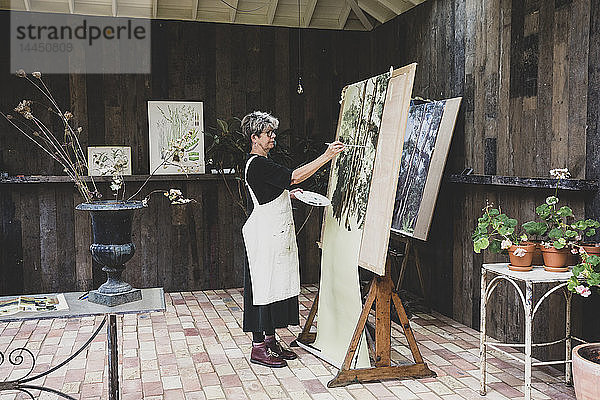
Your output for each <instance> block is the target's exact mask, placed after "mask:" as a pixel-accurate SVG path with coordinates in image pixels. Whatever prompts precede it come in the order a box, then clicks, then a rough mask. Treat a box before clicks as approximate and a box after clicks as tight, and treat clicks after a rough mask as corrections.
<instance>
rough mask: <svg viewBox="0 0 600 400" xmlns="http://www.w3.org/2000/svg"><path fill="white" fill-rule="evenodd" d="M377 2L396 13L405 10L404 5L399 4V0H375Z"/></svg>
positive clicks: (398, 13)
mask: <svg viewBox="0 0 600 400" xmlns="http://www.w3.org/2000/svg"><path fill="white" fill-rule="evenodd" d="M376 1H377V2H378V3H379V4H381V5H382V6H384V7H385V8H387V9H388V10H390V11H392V12H393V13H395V14H396V15H400V14H402V13H403V12H404V11H406V8H407V7H406V6H403V5H400V2H398V1H394V0H376Z"/></svg>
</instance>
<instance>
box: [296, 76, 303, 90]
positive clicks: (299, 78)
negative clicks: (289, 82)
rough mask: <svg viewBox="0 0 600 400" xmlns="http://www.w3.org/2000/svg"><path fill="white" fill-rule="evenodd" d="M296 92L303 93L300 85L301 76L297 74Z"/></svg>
mask: <svg viewBox="0 0 600 400" xmlns="http://www.w3.org/2000/svg"><path fill="white" fill-rule="evenodd" d="M296 92H298V94H302V93H304V88H303V87H302V77H301V76H298V88H297V89H296Z"/></svg>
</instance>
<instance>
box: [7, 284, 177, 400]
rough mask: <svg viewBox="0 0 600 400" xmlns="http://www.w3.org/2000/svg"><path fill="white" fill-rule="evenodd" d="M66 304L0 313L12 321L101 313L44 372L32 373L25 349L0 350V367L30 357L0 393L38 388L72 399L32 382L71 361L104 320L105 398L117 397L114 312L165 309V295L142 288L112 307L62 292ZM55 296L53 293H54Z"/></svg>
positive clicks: (117, 374)
mask: <svg viewBox="0 0 600 400" xmlns="http://www.w3.org/2000/svg"><path fill="white" fill-rule="evenodd" d="M63 294H64V296H65V299H66V301H67V304H68V306H69V309H68V310H60V311H39V312H19V313H17V314H13V315H7V316H0V322H12V321H24V320H31V319H52V318H80V317H89V316H95V315H104V319H103V320H102V322H101V323H100V325H99V326H98V327H97V328H96V330H95V331H94V333H92V336H90V338H89V339H88V341H87V342H85V343H84V344H83V346H81V347H80V348H79V349H78V350H76V351H75V352H74V353H73V354H71V355H70V356H69V357H67V358H66V359H65V360H64V361H63V362H61V363H60V364H58V365H56V366H54V367H52V368H51V369H49V370H48V371H45V372H42V373H39V374H35V375H32V373H33V369H34V368H35V361H36V360H35V356H34V354H33V352H31V350H28V349H26V348H23V347H21V348H15V349H12V350H11V351H10V352H8V351H7V355H6V357H5V355H4V354H3V353H2V352H0V367H1V366H2V364H3V363H4V361H5V360H8V362H10V363H11V364H12V365H21V364H23V363H24V362H26V357H30V358H31V363H32V364H31V367H30V368H29V370H28V372H27V374H25V376H22V377H20V378H18V379H14V380H10V381H5V382H0V393H1V392H2V391H19V392H23V393H26V394H27V395H29V397H30V398H31V399H34V398H35V397H34V396H33V395H32V394H31V392H30V390H40V391H44V392H49V393H53V394H55V395H57V396H60V397H62V398H65V399H72V400H75V399H74V398H73V397H72V396H69V395H68V394H65V393H62V392H60V391H59V390H57V389H53V388H48V387H45V386H39V385H36V384H34V383H32V381H34V380H37V379H39V378H42V377H44V376H46V375H48V374H49V373H51V372H54V371H56V370H57V369H59V368H62V367H63V366H65V365H66V364H68V363H69V362H70V361H71V360H73V359H74V358H75V357H76V356H77V355H78V354H80V353H81V352H82V351H83V350H85V348H86V347H87V346H88V345H89V344H90V343H91V342H92V341H93V340H94V338H95V337H96V336H98V334H99V333H100V331H101V330H102V327H103V326H104V325H105V324H106V321H107V320H108V327H107V339H108V398H109V400H118V399H119V398H120V396H119V358H118V357H119V356H118V352H117V315H122V314H141V313H148V312H154V311H165V294H164V291H163V289H162V288H152V289H142V299H141V300H138V301H134V302H131V303H126V304H121V305H119V306H115V307H108V306H104V305H100V304H94V303H91V302H89V301H87V300H80V298H82V297H84V296H85V294H86V293H85V292H71V293H63ZM54 295H56V293H55V294H54ZM26 296H29V297H35V296H44V295H43V294H39V295H26ZM14 297H15V296H7V297H0V301H1V300H7V299H11V298H14Z"/></svg>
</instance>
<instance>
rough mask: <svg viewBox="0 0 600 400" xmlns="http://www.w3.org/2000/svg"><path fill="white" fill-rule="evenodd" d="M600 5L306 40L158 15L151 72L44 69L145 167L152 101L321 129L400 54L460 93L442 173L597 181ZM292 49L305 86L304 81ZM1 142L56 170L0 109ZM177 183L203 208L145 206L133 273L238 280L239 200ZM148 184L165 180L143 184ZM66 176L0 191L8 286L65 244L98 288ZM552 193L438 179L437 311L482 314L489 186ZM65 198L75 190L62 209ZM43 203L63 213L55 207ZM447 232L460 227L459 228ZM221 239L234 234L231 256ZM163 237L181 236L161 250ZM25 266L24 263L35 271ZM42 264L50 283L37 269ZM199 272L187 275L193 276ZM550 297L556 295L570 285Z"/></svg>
mask: <svg viewBox="0 0 600 400" xmlns="http://www.w3.org/2000/svg"><path fill="white" fill-rule="evenodd" d="M598 15H600V1H598V0H555V1H542V0H489V1H467V0H429V1H427V2H424V3H422V4H420V5H419V6H418V7H415V8H413V9H412V10H410V11H409V12H407V13H405V14H402V15H400V16H398V17H397V18H395V19H394V20H392V21H390V22H388V23H386V24H384V25H382V26H379V27H378V28H376V29H375V30H374V31H373V32H370V33H364V32H334V31H319V30H303V31H302V38H301V42H300V43H299V42H298V36H297V31H296V30H295V29H287V28H273V27H252V26H241V25H220V24H206V23H192V22H170V21H154V22H153V25H152V29H153V30H152V33H153V41H152V46H153V58H152V68H153V69H152V74H150V75H141V76H139V75H138V76H133V75H116V76H112V75H111V76H109V75H107V76H102V75H89V76H66V75H65V76H61V75H57V76H53V77H50V78H49V83H50V84H51V85H52V86H53V87H54V88H55V90H54V92H55V94H56V95H57V97H58V98H59V100H60V101H61V102H62V103H66V104H70V105H71V108H72V109H73V110H75V111H77V114H78V117H79V123H80V124H81V125H82V126H84V130H86V131H88V132H89V137H88V142H89V144H96V145H97V144H104V143H107V144H108V143H109V142H111V143H110V144H125V145H130V146H132V148H133V154H134V164H133V166H134V172H135V173H147V172H148V157H147V153H148V152H147V147H148V144H147V128H146V126H147V117H146V101H147V100H148V99H182V98H185V99H189V100H202V101H204V102H205V117H206V119H205V121H206V123H207V124H210V123H212V122H214V120H215V118H216V117H221V118H227V117H230V116H232V115H235V116H241V115H243V114H245V113H246V112H248V111H250V110H252V109H254V108H263V109H267V110H270V111H273V112H274V113H275V114H276V115H278V116H279V117H280V120H281V128H282V129H286V128H290V127H291V128H293V129H294V130H295V131H296V134H298V135H303V137H311V138H315V139H317V140H318V141H321V140H322V141H323V142H325V141H327V140H328V139H330V138H331V137H332V136H333V132H334V131H335V127H336V122H337V119H336V116H337V114H338V110H339V109H338V107H339V105H338V100H339V93H340V89H341V87H343V86H344V85H345V84H348V83H351V82H355V81H357V80H359V79H362V78H365V77H367V76H371V75H374V74H376V73H380V72H383V71H386V70H388V69H389V67H390V65H394V66H396V67H398V66H402V65H406V64H408V63H411V62H417V63H419V66H418V68H417V75H416V81H415V88H414V95H415V96H421V97H424V98H431V99H442V98H450V97H455V96H463V97H464V99H463V105H462V107H461V111H460V113H459V118H458V123H457V126H456V129H455V133H454V139H453V143H452V147H451V150H450V156H449V159H448V164H447V168H446V172H447V173H456V172H460V171H462V170H463V169H464V168H465V167H471V168H473V169H474V172H475V173H488V174H498V175H518V176H542V177H545V176H547V175H548V170H549V169H550V168H555V167H568V168H569V169H570V170H571V172H572V174H573V177H575V178H590V179H594V178H598V177H599V176H600V169H599V168H600V167H599V165H600V164H599V163H598V150H597V148H598V147H597V145H596V144H597V140H598V137H599V136H600V128H599V126H600V124H598V118H599V117H598V115H600V113H599V112H598V111H600V109H599V108H598V105H599V104H600V102H599V101H598V99H599V98H600V94H599V93H600V83H599V82H600V78H599V76H600V74H599V72H598V71H599V70H598V65H600V53H599V51H598V49H597V46H595V45H594V44H595V43H597V42H598V39H599V38H600V34H599V32H600V29H599V23H598ZM0 22H1V23H0V32H1V33H0V34H1V35H2V37H8V23H7V22H8V15H7V13H0ZM298 46H300V57H301V63H300V69H301V72H302V76H303V84H304V89H305V94H304V95H303V96H297V95H296V94H295V90H296V84H297V80H296V73H297V70H298V61H299V60H298ZM359 53H360V54H364V55H366V56H364V57H363V56H357V54H359ZM8 56H9V55H8V52H3V53H0V71H6V69H7V68H6V66H7V65H8ZM3 66H4V67H3ZM0 87H2V94H3V96H0V108H1V109H3V110H6V109H10V108H12V107H13V106H14V105H15V104H16V103H17V102H18V100H20V99H21V98H25V97H30V95H31V91H30V90H28V89H23V86H22V84H21V82H18V81H17V78H15V77H12V76H9V75H8V74H6V73H4V72H3V73H1V74H0ZM586 126H587V133H586ZM0 145H1V151H0V167H1V168H0V169H2V170H7V171H8V172H10V173H11V174H17V173H24V174H30V173H45V174H48V173H55V174H58V173H60V171H59V168H57V167H56V166H55V165H53V164H52V163H50V162H49V161H48V159H47V158H46V157H43V156H42V155H41V153H40V152H37V151H36V150H35V149H34V148H33V147H32V146H31V145H30V144H29V143H27V142H25V141H24V140H22V139H21V138H19V137H18V136H15V134H14V132H12V131H10V130H9V129H8V128H7V127H6V124H5V123H2V122H0ZM586 157H587V159H586ZM182 186H185V189H186V190H187V191H189V192H190V193H193V195H194V196H195V197H196V198H197V199H199V201H200V203H201V204H202V207H198V208H193V209H186V210H185V211H181V210H178V211H176V210H173V209H171V208H168V207H166V205H164V204H162V203H155V204H153V205H151V208H150V209H149V210H146V212H144V213H141V215H140V216H138V217H137V219H136V222H135V224H139V225H136V226H139V230H136V235H138V237H139V239H140V241H144V242H148V243H151V244H153V245H152V246H151V245H149V246H148V248H147V249H146V250H143V251H140V252H139V255H136V257H139V258H138V260H137V261H135V260H132V263H134V264H135V265H139V267H136V268H138V270H139V271H142V272H141V274H139V275H136V276H131V279H132V280H136V279H139V280H140V281H139V285H154V284H163V285H165V286H166V288H167V289H168V290H184V289H187V288H189V289H192V288H208V287H218V286H219V285H229V284H231V285H234V286H239V285H241V281H239V276H240V275H236V274H237V273H239V271H240V269H239V268H241V267H240V266H241V262H242V261H241V259H242V256H241V255H240V253H239V251H238V250H237V249H238V248H239V247H240V246H241V242H240V238H239V236H236V235H233V236H232V232H234V231H235V229H234V228H226V227H225V226H226V225H227V224H230V223H231V221H232V220H233V221H234V222H233V224H234V225H235V223H236V222H235V221H236V218H238V216H235V215H233V216H232V215H231V214H227V212H228V210H229V212H231V210H232V207H233V206H232V205H228V203H227V196H226V195H225V193H224V188H223V187H221V186H219V184H218V183H216V182H213V181H210V182H209V181H205V182H195V183H187V184H186V183H182ZM154 187H160V185H158V184H153V185H151V187H149V189H151V188H154ZM61 188H62V186H60V185H59V186H56V185H47V186H35V187H34V186H19V187H18V188H15V187H12V186H11V187H10V189H7V188H6V186H4V187H3V188H2V189H1V190H0V204H1V205H2V212H1V215H2V220H1V221H0V226H1V227H2V235H3V236H2V243H3V245H2V246H0V248H1V253H0V260H1V261H2V266H3V268H2V269H1V271H2V272H0V273H1V274H3V277H6V278H5V279H2V280H0V282H1V283H0V285H3V286H2V287H1V288H0V289H1V290H4V292H6V291H7V290H12V289H14V288H15V287H19V286H14V282H25V281H27V282H28V285H31V288H32V289H36V290H37V289H38V288H39V289H40V290H41V289H42V288H50V287H52V285H53V284H59V283H60V282H53V281H52V278H51V277H52V273H48V271H44V270H43V267H42V266H41V260H46V261H54V259H55V258H57V257H58V258H59V256H58V254H62V255H67V256H69V257H73V254H75V258H76V265H77V267H76V268H75V271H71V270H69V271H65V272H64V273H65V282H67V283H68V284H69V285H70V284H74V285H76V286H77V287H82V288H83V287H89V285H90V281H91V280H92V279H93V276H92V274H90V273H89V271H88V270H86V269H81V268H80V267H79V265H81V263H85V262H86V257H87V256H85V255H84V254H85V252H82V251H81V249H82V248H84V247H85V246H87V244H85V243H84V240H83V239H81V240H79V239H78V238H80V237H84V236H85V235H89V233H87V232H86V231H85V230H86V229H89V228H87V223H86V219H85V218H84V217H81V216H77V214H75V217H71V219H72V222H68V221H64V220H65V219H69V217H68V216H69V214H70V213H72V208H71V207H72V204H74V203H76V202H77V201H78V200H77V199H76V198H75V197H70V196H71V195H69V191H68V190H67V189H61ZM548 194H549V192H548V191H543V190H532V189H522V190H519V189H510V190H504V189H502V188H497V189H490V188H486V187H472V186H471V187H469V186H460V185H452V184H449V183H447V182H443V183H442V188H441V190H440V197H439V201H438V203H437V207H436V212H435V214H434V219H433V223H432V228H431V233H430V236H429V240H428V241H427V242H426V243H421V244H420V248H421V252H422V254H423V257H424V261H425V265H426V266H427V268H426V271H425V277H426V281H427V282H428V285H429V292H430V293H435V296H434V297H433V298H432V299H431V300H432V305H433V307H434V308H435V309H436V310H439V311H441V312H443V313H444V314H446V315H450V316H452V317H453V318H454V319H456V320H458V321H461V322H463V323H465V324H467V325H471V326H473V327H478V325H479V280H480V265H481V263H482V262H483V261H492V260H495V258H494V257H492V256H489V255H486V256H485V258H483V257H481V256H477V255H475V254H474V253H473V251H472V245H471V239H470V235H471V232H472V230H473V228H474V225H475V221H476V218H477V216H478V214H479V213H480V210H481V209H482V208H483V207H484V206H485V203H486V200H487V201H490V202H495V203H500V204H501V205H502V207H503V209H504V210H506V211H507V212H509V213H510V214H512V215H513V216H515V217H516V218H519V219H520V220H522V221H525V220H528V219H531V218H532V217H533V215H534V207H535V205H536V204H539V203H541V202H542V201H543V199H544V198H545V196H547V195H548ZM561 198H562V199H563V200H564V201H569V203H570V204H571V205H572V206H573V208H574V209H575V211H576V213H578V214H579V215H581V214H582V213H583V212H584V209H585V210H586V214H587V215H589V216H596V217H598V214H599V211H598V204H600V201H599V200H598V196H597V195H596V196H595V197H594V198H593V199H588V198H586V197H585V196H583V195H581V194H577V193H573V194H570V195H566V194H562V193H561ZM67 200H68V201H67ZM40 201H43V203H42V205H43V206H42V207H40ZM46 204H47V205H46ZM63 204H68V207H69V208H68V210H64V209H63ZM215 207H216V208H215ZM46 208H48V209H50V210H56V211H55V214H54V216H53V215H52V212H50V213H48V211H47V210H46ZM221 208H223V210H221ZM233 208H234V207H233ZM42 209H44V210H42ZM306 212H307V210H306V209H301V208H300V207H298V210H296V216H297V218H298V219H297V222H298V225H299V222H301V221H303V220H304V216H305V215H306ZM317 214H319V213H313V215H312V216H311V217H310V222H309V224H307V226H306V227H305V229H304V232H303V233H302V235H300V236H299V238H298V242H299V249H300V257H301V265H302V279H303V281H305V282H315V281H317V279H318V268H319V267H318V265H319V253H318V250H317V248H316V247H315V246H314V241H315V240H316V238H317V237H318V234H319V231H320V229H319V224H320V221H321V219H320V217H319V215H317ZM42 220H43V221H44V223H43V224H41V225H40V221H42ZM54 226H56V229H73V231H74V232H76V233H75V237H76V239H77V240H76V244H75V249H62V248H61V249H60V250H58V247H60V246H62V245H63V242H64V241H62V240H56V239H52V238H44V239H41V238H40V235H45V234H47V228H48V227H54ZM71 226H72V228H70V227H71ZM163 228H164V230H162V229H163ZM159 229H161V230H160V231H159ZM79 232H82V233H81V234H80V233H79ZM157 232H159V234H157ZM448 232H452V233H453V234H452V236H451V237H450V235H448ZM60 237H61V238H62V237H63V236H60ZM19 238H20V242H19ZM215 238H218V240H216V239H215ZM13 239H14V240H13ZM15 241H16V242H15ZM41 241H43V242H44V243H45V244H47V245H48V246H50V248H54V247H55V246H56V247H57V253H56V255H53V254H52V253H48V252H47V251H46V250H44V251H42V250H41V248H40V246H39V245H40V243H41ZM227 241H232V242H233V243H234V251H233V254H232V252H231V251H228V250H231V247H230V244H229V242H227ZM163 242H165V243H169V246H170V247H171V248H173V247H177V248H178V249H187V250H185V251H180V252H177V254H173V252H172V251H161V250H159V246H160V244H162V243H163ZM13 243H16V244H13ZM86 243H87V242H86ZM144 251H146V252H149V253H148V254H145V253H144ZM61 252H62V253H61ZM152 252H154V253H152ZM207 254H208V255H207ZM62 255H61V256H60V257H62ZM142 260H155V261H152V262H148V263H145V262H142ZM25 263H29V264H28V266H27V268H25V267H23V264H25ZM132 265H133V264H132ZM32 268H33V270H32ZM35 268H38V269H41V270H40V272H38V270H37V269H35ZM64 268H66V269H69V268H71V269H72V268H73V267H72V265H70V264H68V265H65V266H64ZM138 270H136V271H138ZM31 271H34V272H33V273H32V272H31ZM132 271H134V268H132ZM32 274H33V275H32ZM40 274H42V275H43V276H44V277H45V278H44V279H46V280H45V281H43V282H42V283H39V282H35V283H34V282H33V281H34V280H36V279H39V278H38V277H39V276H42V275H40ZM230 275H231V276H232V277H233V278H232V280H231V281H229V280H228V279H229V278H228V276H230ZM96 276H98V274H96ZM190 276H191V277H192V278H193V279H190V280H188V281H185V278H186V277H190ZM236 276H237V278H236ZM236 279H237V280H236ZM183 281H185V282H183ZM187 282H193V285H194V287H191V286H192V283H190V284H189V285H190V286H185V285H186V283H187ZM135 283H136V284H137V283H138V281H136V282H135ZM21 285H22V283H21ZM36 285H38V286H36ZM182 285H183V286H182ZM499 294H500V296H499V299H498V300H497V301H496V302H495V303H494V305H493V309H492V310H491V315H492V321H491V323H490V324H491V326H492V327H493V330H494V332H495V336H497V337H499V338H504V339H509V340H511V339H514V338H517V337H519V336H520V335H521V333H520V329H519V328H518V324H514V321H515V320H519V319H520V318H522V314H521V313H520V312H519V311H518V307H517V302H516V297H515V296H514V295H513V294H512V293H511V292H510V291H509V290H504V289H503V290H501V291H500V292H499ZM449 299H451V300H452V301H449ZM555 303H557V304H555ZM590 304H593V302H587V303H586V305H585V306H583V311H582V312H583V314H584V315H592V314H591V311H590ZM550 305H551V306H557V305H558V306H560V300H553V301H552V302H551V304H550ZM580 308H581V307H580ZM580 311H581V310H580ZM540 312H541V314H542V315H541V316H540V319H541V320H543V321H545V322H543V323H544V324H545V325H542V326H541V327H540V328H539V329H538V330H537V332H539V334H540V335H544V334H545V333H548V334H551V335H554V334H557V335H558V333H557V332H558V331H559V330H560V327H561V325H562V321H560V320H559V319H556V318H555V316H556V315H558V314H559V313H555V312H551V311H549V309H548V308H546V309H542V310H541V311H540ZM507 322H510V323H507ZM599 329H600V328H599ZM597 331H598V329H595V330H594V332H597ZM590 334H591V333H590ZM556 337H558V336H556Z"/></svg>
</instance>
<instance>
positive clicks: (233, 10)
mask: <svg viewBox="0 0 600 400" xmlns="http://www.w3.org/2000/svg"><path fill="white" fill-rule="evenodd" d="M228 3H229V4H231V11H229V22H235V17H236V14H237V7H238V0H232V1H229V2H228Z"/></svg>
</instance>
